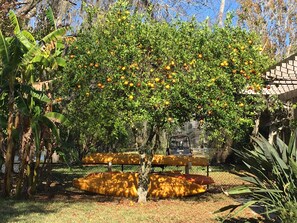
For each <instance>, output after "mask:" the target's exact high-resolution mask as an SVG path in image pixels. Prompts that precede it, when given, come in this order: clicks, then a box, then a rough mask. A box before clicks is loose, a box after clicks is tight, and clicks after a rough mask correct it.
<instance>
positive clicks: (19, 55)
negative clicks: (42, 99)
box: [0, 11, 67, 196]
mask: <svg viewBox="0 0 297 223" xmlns="http://www.w3.org/2000/svg"><path fill="white" fill-rule="evenodd" d="M9 18H10V21H11V23H12V25H13V27H14V34H13V35H12V36H9V37H4V36H3V34H2V32H1V31H0V58H1V60H2V70H1V74H0V75H1V80H2V81H3V82H7V83H8V92H7V95H8V96H7V107H8V115H7V129H6V134H7V146H6V147H7V148H6V154H5V177H4V196H8V195H9V194H10V191H11V188H12V178H11V177H12V166H13V156H14V152H15V148H14V147H15V146H14V141H13V130H14V129H17V128H16V126H14V123H15V118H16V117H15V116H14V114H17V113H18V111H19V108H18V107H17V106H16V105H17V104H16V99H17V98H19V97H20V98H21V97H24V96H26V95H23V92H22V89H24V88H23V86H25V85H32V83H33V82H34V81H36V80H40V77H41V75H42V74H43V72H44V71H45V70H47V69H56V68H57V67H61V66H64V65H65V60H64V59H63V58H61V57H60V56H61V54H62V53H61V52H62V47H61V45H60V46H58V45H57V42H59V41H60V42H61V40H62V38H63V36H64V35H65V34H66V31H67V29H66V28H59V29H55V30H54V31H53V32H51V33H49V34H48V35H46V36H45V37H43V38H42V39H41V40H39V41H37V40H35V39H34V37H33V35H32V34H31V33H30V32H28V31H27V30H21V28H20V25H19V23H18V20H17V17H16V15H15V14H14V12H12V11H10V12H9ZM53 46H54V48H53ZM15 86H18V89H19V94H17V93H16V92H15ZM33 110H34V109H33ZM41 110H42V109H41ZM35 137H38V134H35ZM36 140H38V138H36V139H35V141H36Z"/></svg>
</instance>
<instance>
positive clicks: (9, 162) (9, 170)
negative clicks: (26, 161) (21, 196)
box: [3, 76, 14, 197]
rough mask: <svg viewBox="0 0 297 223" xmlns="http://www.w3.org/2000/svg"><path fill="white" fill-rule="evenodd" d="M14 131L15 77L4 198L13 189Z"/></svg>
mask: <svg viewBox="0 0 297 223" xmlns="http://www.w3.org/2000/svg"><path fill="white" fill-rule="evenodd" d="M13 129H14V76H13V77H10V79H9V95H8V121H7V150H6V154H5V173H4V188H3V196H4V197H7V196H9V195H10V192H11V188H12V169H13V159H14V157H13V154H14V151H13V150H14V143H13V135H12V134H13Z"/></svg>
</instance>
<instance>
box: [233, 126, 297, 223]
mask: <svg viewBox="0 0 297 223" xmlns="http://www.w3.org/2000/svg"><path fill="white" fill-rule="evenodd" d="M296 133H297V132H296V131H295V132H294V134H293V135H292V136H291V138H290V142H289V144H288V145H286V144H285V143H284V142H283V141H282V140H281V139H279V138H277V141H276V144H275V145H271V144H269V142H268V141H267V140H266V139H265V138H263V137H262V136H258V137H254V138H253V140H254V142H255V149H254V150H245V151H238V150H236V151H235V152H236V153H237V155H238V156H239V157H240V158H241V159H242V161H243V163H244V164H245V166H246V172H245V176H244V177H243V178H242V179H243V180H245V181H247V182H248V183H250V184H251V186H248V187H239V188H238V187H237V188H233V189H231V190H229V191H228V193H229V194H230V195H240V194H247V195H249V197H250V198H251V199H252V201H250V203H248V204H243V205H244V207H249V206H251V205H254V204H258V205H260V206H262V207H263V208H264V211H263V214H264V215H265V216H266V217H267V218H270V217H271V214H274V216H275V217H276V218H279V219H280V220H281V221H282V222H296V220H297V213H296V210H295V209H296V205H297V200H296V199H297V196H296V195H297V153H296Z"/></svg>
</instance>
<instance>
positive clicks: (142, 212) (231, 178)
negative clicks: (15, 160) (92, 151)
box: [0, 166, 261, 223]
mask: <svg viewBox="0 0 297 223" xmlns="http://www.w3.org/2000/svg"><path fill="white" fill-rule="evenodd" d="M119 168H120V167H119ZM131 168H133V167H131ZM134 168H135V167H134ZM105 170H106V168H104V169H102V168H100V167H73V168H71V169H69V168H68V167H64V166H56V167H54V168H53V171H52V174H51V175H50V176H48V177H47V182H46V181H44V184H43V187H42V188H39V193H38V194H37V195H36V196H34V197H33V198H32V199H30V200H26V201H25V200H0V205H1V209H0V216H1V219H0V221H1V222H57V223H58V222H63V223H64V222H162V223H163V222H165V223H166V222H174V223H176V222H217V221H218V218H219V217H220V216H222V215H219V214H214V213H213V212H214V211H216V210H218V209H219V208H221V207H224V206H226V205H230V204H236V201H235V200H233V199H232V198H229V197H227V196H226V195H224V193H222V189H223V190H224V189H227V188H229V187H230V186H232V185H241V184H243V182H242V181H241V180H240V179H239V177H238V176H237V175H235V174H232V173H230V172H229V171H227V170H222V169H221V168H219V169H218V168H212V171H211V172H210V176H211V177H212V178H213V179H214V181H215V184H214V185H211V186H210V188H209V190H208V192H206V193H204V194H202V195H199V196H193V197H187V198H182V199H168V200H167V199H166V200H149V201H148V202H147V203H145V204H138V203H136V200H132V199H127V198H115V197H108V196H101V195H96V194H91V193H86V192H83V191H79V190H77V189H75V188H73V187H72V179H74V178H76V177H80V176H84V175H86V174H88V173H91V172H95V171H105ZM192 171H195V172H199V173H201V171H204V170H201V169H199V170H195V169H194V170H192ZM204 173H205V172H204ZM224 214H226V213H223V215H224ZM229 222H261V218H260V216H259V215H258V214H257V213H255V212H254V211H252V210H250V209H248V210H246V211H244V212H243V213H241V214H240V215H239V216H238V218H237V219H233V220H230V221H229Z"/></svg>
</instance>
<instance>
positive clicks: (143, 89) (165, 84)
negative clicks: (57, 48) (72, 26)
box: [56, 4, 268, 141]
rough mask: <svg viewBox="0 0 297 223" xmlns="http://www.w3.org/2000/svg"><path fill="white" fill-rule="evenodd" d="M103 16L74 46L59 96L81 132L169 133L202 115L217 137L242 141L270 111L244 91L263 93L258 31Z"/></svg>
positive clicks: (123, 12)
mask: <svg viewBox="0 0 297 223" xmlns="http://www.w3.org/2000/svg"><path fill="white" fill-rule="evenodd" d="M99 11H100V10H99ZM96 19H97V22H96V23H95V22H93V23H92V24H90V26H87V27H88V28H87V29H86V30H82V32H81V33H80V34H79V35H78V37H77V41H75V42H74V43H73V44H72V45H71V46H70V51H69V56H68V61H67V68H66V69H65V70H64V71H63V74H62V75H61V79H60V80H61V88H60V90H61V92H60V95H57V96H56V97H57V98H59V99H62V100H59V103H62V105H63V106H64V105H65V106H66V109H67V110H66V111H65V112H67V113H68V115H69V117H70V119H71V123H72V127H73V128H76V129H79V131H80V132H84V133H85V134H86V135H87V134H92V135H93V136H95V137H97V139H101V140H103V139H104V138H105V139H104V140H107V141H111V140H117V139H119V138H121V137H126V136H127V134H128V133H127V131H126V129H127V125H128V126H129V125H130V126H132V125H133V123H135V122H137V121H144V120H145V121H148V123H150V124H151V125H152V126H158V127H160V128H166V127H168V126H170V125H172V124H178V123H183V122H185V121H188V120H190V119H192V118H194V119H196V120H199V121H200V122H201V123H204V122H205V123H207V127H208V130H210V132H211V133H212V135H211V136H212V138H213V139H217V140H218V139H221V140H223V139H224V135H222V132H224V134H226V135H232V136H234V138H235V140H239V139H240V138H241V137H242V136H243V135H244V132H245V131H246V130H247V129H249V128H250V127H251V126H252V124H253V119H254V118H255V117H256V116H257V115H258V114H259V113H260V111H261V109H262V108H263V104H262V102H263V101H262V99H261V97H260V96H255V95H253V96H252V95H246V94H243V92H244V91H245V90H249V89H252V90H254V91H256V92H260V91H261V88H262V85H261V73H262V72H263V70H264V69H265V67H266V65H267V64H268V61H267V58H266V57H264V56H263V55H261V53H260V52H259V46H257V44H256V43H257V41H258V40H257V37H256V35H255V34H252V33H248V32H246V31H244V30H241V29H239V28H236V27H231V26H227V27H225V28H219V27H213V28H209V27H208V26H207V25H206V24H199V23H197V22H195V21H191V22H182V21H175V22H172V23H166V22H157V21H155V20H152V19H151V18H150V17H149V16H147V15H140V14H131V10H130V8H129V6H127V5H124V6H123V5H120V4H116V6H115V7H114V8H112V9H111V10H110V11H108V12H107V13H106V14H96ZM92 21H93V20H92ZM60 97H61V98H60ZM235 132H236V134H235ZM98 137H99V138H98Z"/></svg>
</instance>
